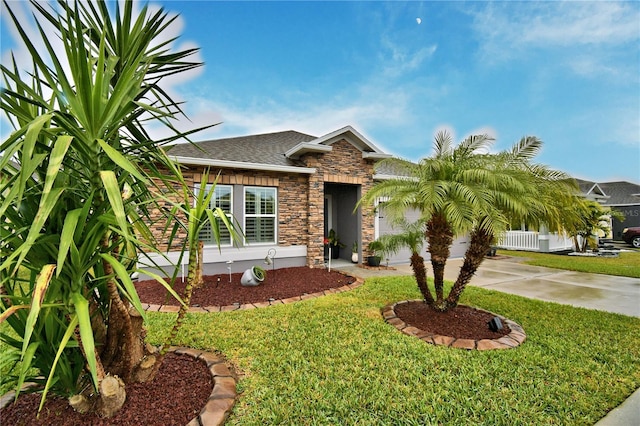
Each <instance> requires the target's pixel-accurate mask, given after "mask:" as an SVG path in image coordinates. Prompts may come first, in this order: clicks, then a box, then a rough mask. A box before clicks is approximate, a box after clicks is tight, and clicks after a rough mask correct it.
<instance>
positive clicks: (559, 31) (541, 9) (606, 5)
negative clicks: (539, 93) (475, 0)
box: [470, 1, 640, 75]
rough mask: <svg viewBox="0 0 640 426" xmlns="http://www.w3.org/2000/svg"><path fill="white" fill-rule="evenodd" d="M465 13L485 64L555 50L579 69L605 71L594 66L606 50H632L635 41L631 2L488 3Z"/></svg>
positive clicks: (635, 12)
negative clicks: (468, 16) (471, 24)
mask: <svg viewBox="0 0 640 426" xmlns="http://www.w3.org/2000/svg"><path fill="white" fill-rule="evenodd" d="M470 13H471V14H472V16H473V28H474V30H475V32H476V33H477V35H478V37H479V39H480V42H481V46H480V53H481V56H482V59H483V61H486V62H489V63H501V62H504V61H508V60H511V59H514V58H529V59H531V56H532V54H533V53H534V52H545V55H546V54H550V53H551V52H556V51H559V52H562V55H563V56H564V57H565V61H564V62H565V63H566V64H568V66H569V67H570V69H572V70H574V71H575V72H578V73H579V74H582V75H587V74H589V75H599V74H602V73H606V74H610V73H612V71H614V69H613V67H611V66H602V65H600V66H598V64H602V63H606V62H607V60H610V59H611V58H610V50H611V49H618V48H622V49H624V48H626V49H629V46H631V49H632V50H636V51H637V43H638V40H640V30H639V27H638V22H640V7H638V3H634V2H608V1H607V2H593V1H591V2H567V1H565V2H500V3H495V2H492V3H488V4H486V5H484V4H483V5H482V6H481V7H478V8H475V9H473V11H472V12H470ZM633 46H635V47H633ZM587 65H589V66H591V65H595V66H591V68H589V67H588V66H587Z"/></svg>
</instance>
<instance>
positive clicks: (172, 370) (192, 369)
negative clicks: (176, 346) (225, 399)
mask: <svg viewBox="0 0 640 426" xmlns="http://www.w3.org/2000/svg"><path fill="white" fill-rule="evenodd" d="M212 389H213V379H212V378H211V373H210V372H209V369H208V368H207V365H206V364H205V363H204V361H198V360H196V359H195V358H193V357H191V356H189V355H177V354H173V353H169V354H167V356H166V358H165V360H164V362H163V363H162V366H161V367H160V370H159V371H158V374H157V375H156V377H155V378H154V379H153V380H152V381H151V382H149V383H135V384H131V385H128V386H127V400H126V401H125V403H124V406H123V407H122V409H121V410H120V411H119V412H118V414H116V415H115V416H114V417H111V418H109V419H101V418H100V417H98V416H96V415H95V414H80V413H78V412H76V411H74V410H73V408H71V406H70V405H69V404H68V402H67V400H66V399H65V398H60V397H52V396H49V397H47V401H46V402H45V405H44V407H43V408H42V412H41V413H40V417H39V418H36V413H37V412H38V406H39V405H40V394H36V393H31V394H26V393H21V394H20V397H19V398H18V401H17V402H16V403H15V404H10V405H9V406H7V407H6V408H4V409H3V410H1V411H0V424H2V425H7V426H8V425H16V426H18V425H24V426H38V425H51V426H72V425H73V426H76V425H77V426H87V425H92V426H103V425H104V426H107V425H122V426H139V425H147V426H155V425H157V426H169V425H175V426H184V425H186V424H187V423H189V422H190V421H191V419H193V418H194V417H196V416H197V415H198V414H199V413H200V411H201V410H202V408H203V407H204V406H205V405H206V403H207V400H208V399H209V396H210V395H211V391H212Z"/></svg>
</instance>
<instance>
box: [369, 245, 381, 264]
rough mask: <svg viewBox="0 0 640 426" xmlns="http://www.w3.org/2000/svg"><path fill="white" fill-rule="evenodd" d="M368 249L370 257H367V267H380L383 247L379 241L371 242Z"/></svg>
mask: <svg viewBox="0 0 640 426" xmlns="http://www.w3.org/2000/svg"><path fill="white" fill-rule="evenodd" d="M368 248H369V251H370V252H371V256H368V257H367V263H368V264H369V266H380V260H381V259H382V252H383V250H384V245H383V244H382V242H381V241H380V240H373V241H371V242H370V243H369V246H368Z"/></svg>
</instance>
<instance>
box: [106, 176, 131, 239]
mask: <svg viewBox="0 0 640 426" xmlns="http://www.w3.org/2000/svg"><path fill="white" fill-rule="evenodd" d="M100 178H101V179H102V184H103V185H104V188H105V189H106V191H107V197H108V198H109V203H110V204H111V209H112V210H113V214H114V215H115V218H116V223H117V224H118V227H119V228H120V233H121V235H123V236H125V237H128V236H129V222H128V221H127V215H126V213H125V211H124V204H123V202H122V194H121V192H120V187H119V185H118V179H117V178H116V174H115V173H114V172H112V171H110V170H103V171H101V172H100Z"/></svg>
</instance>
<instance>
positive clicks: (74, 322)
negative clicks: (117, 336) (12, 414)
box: [38, 315, 78, 412]
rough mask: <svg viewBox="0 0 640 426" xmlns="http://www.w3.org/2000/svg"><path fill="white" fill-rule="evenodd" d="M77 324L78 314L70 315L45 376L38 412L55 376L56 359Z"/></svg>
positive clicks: (58, 358) (57, 359)
mask: <svg viewBox="0 0 640 426" xmlns="http://www.w3.org/2000/svg"><path fill="white" fill-rule="evenodd" d="M77 326H78V315H72V316H71V321H70V322H69V325H68V326H67V329H66V330H65V332H64V335H63V336H62V339H60V341H59V342H58V350H57V351H56V356H55V358H54V360H53V363H52V365H51V371H50V372H49V376H48V377H47V383H46V384H45V385H44V389H42V398H41V399H40V406H39V407H38V412H40V411H42V407H43V406H44V402H45V399H46V398H47V393H48V392H49V389H50V388H51V385H52V384H53V381H54V380H55V377H56V376H55V372H56V367H57V366H58V361H59V360H60V356H61V355H62V352H63V351H64V350H65V349H66V348H67V343H69V340H70V339H71V336H73V332H74V331H75V329H76V327H77Z"/></svg>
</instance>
